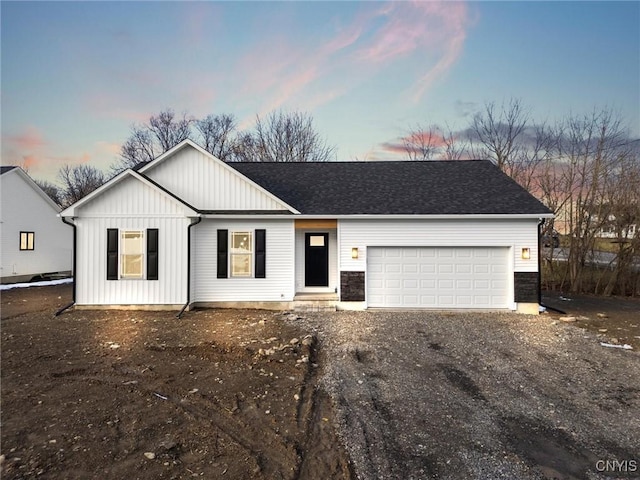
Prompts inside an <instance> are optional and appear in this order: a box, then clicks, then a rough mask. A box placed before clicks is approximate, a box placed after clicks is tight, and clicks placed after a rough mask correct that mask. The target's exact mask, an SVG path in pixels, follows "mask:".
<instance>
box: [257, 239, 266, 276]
mask: <svg viewBox="0 0 640 480" xmlns="http://www.w3.org/2000/svg"><path fill="white" fill-rule="evenodd" d="M266 234H267V231H266V230H256V269H255V270H256V278H265V277H266V273H267V272H266V247H267V245H266V244H267V242H266Z"/></svg>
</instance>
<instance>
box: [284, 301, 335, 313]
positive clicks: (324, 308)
mask: <svg viewBox="0 0 640 480" xmlns="http://www.w3.org/2000/svg"><path fill="white" fill-rule="evenodd" d="M336 303H337V301H336V300H295V301H294V302H293V311H294V312H335V311H336Z"/></svg>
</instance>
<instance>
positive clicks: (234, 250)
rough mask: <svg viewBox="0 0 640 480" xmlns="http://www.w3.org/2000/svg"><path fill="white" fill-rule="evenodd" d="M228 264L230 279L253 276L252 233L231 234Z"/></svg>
mask: <svg viewBox="0 0 640 480" xmlns="http://www.w3.org/2000/svg"><path fill="white" fill-rule="evenodd" d="M229 253H230V255H229V256H230V263H231V276H232V277H251V276H252V275H253V268H252V266H253V232H231V248H230V249H229Z"/></svg>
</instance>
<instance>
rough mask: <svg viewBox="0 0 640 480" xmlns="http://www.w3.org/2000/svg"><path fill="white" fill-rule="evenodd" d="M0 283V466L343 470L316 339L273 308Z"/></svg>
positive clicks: (255, 474) (5, 470)
mask: <svg viewBox="0 0 640 480" xmlns="http://www.w3.org/2000/svg"><path fill="white" fill-rule="evenodd" d="M70 296H71V288H70V286H69V285H64V286H57V287H40V288H28V289H25V288H23V289H15V290H8V291H4V292H2V455H3V465H2V478H3V479H22V478H34V477H39V478H56V479H57V478H66V479H87V478H104V479H122V478H131V479H133V478H145V479H155V478H167V479H169V478H171V479H178V478H180V479H182V478H195V477H199V478H230V479H247V478H257V479H260V478H264V479H279V478H283V479H292V478H296V479H298V478H299V479H315V478H337V479H349V478H352V475H351V472H350V470H349V464H348V461H347V457H346V455H345V452H344V450H343V449H342V448H341V447H340V442H339V441H338V440H337V436H336V433H335V431H334V421H333V413H332V407H331V402H330V401H329V400H328V397H327V396H326V394H324V393H323V392H322V391H320V390H318V389H317V388H316V387H317V380H318V365H317V362H318V359H317V345H316V339H315V338H314V337H313V336H310V335H308V334H307V333H306V332H305V331H304V330H300V329H299V328H296V327H294V326H291V325H290V324H289V323H287V322H286V321H283V320H282V316H281V315H280V314H274V313H273V312H246V311H233V310H201V311H196V312H190V313H188V314H186V315H185V316H184V317H183V318H182V319H181V320H178V319H176V318H175V312H139V311H88V310H85V311H71V312H65V313H64V314H62V315H60V316H58V317H55V318H54V317H53V315H52V314H53V312H55V310H56V309H57V308H58V307H60V306H62V305H65V304H68V303H69V301H70Z"/></svg>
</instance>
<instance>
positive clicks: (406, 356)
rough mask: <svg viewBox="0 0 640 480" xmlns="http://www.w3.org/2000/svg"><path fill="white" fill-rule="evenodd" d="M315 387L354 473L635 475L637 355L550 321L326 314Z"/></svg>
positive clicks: (321, 319) (639, 458) (317, 322)
mask: <svg viewBox="0 0 640 480" xmlns="http://www.w3.org/2000/svg"><path fill="white" fill-rule="evenodd" d="M296 322H297V323H303V324H304V326H305V327H306V328H309V329H311V330H313V331H315V332H316V334H317V336H318V339H319V340H320V342H321V347H322V348H321V351H322V352H323V358H322V362H321V363H322V364H323V365H324V367H323V376H322V384H323V385H324V387H325V388H326V390H327V391H328V392H329V393H330V395H331V396H332V397H333V399H334V402H335V404H336V407H337V412H338V423H339V430H340V433H341V437H342V439H343V442H344V444H345V446H346V448H347V450H348V452H349V454H350V456H351V461H352V463H353V467H354V469H355V472H356V474H357V476H358V478H361V479H383V478H394V479H395V478H402V479H419V478H443V479H463V478H471V479H474V478H475V479H497V478H507V479H515V478H518V479H552V478H558V479H584V478H586V479H598V478H607V479H609V478H640V448H639V447H638V446H639V445H640V388H639V384H638V380H639V379H640V356H639V354H638V353H637V352H635V351H627V350H621V349H614V348H605V347H602V346H600V343H599V339H598V338H597V337H596V336H595V335H593V334H591V333H589V332H585V331H584V330H581V329H578V328H575V327H572V326H569V325H566V324H563V323H559V322H557V321H555V320H553V319H552V318H550V317H548V316H540V317H529V316H522V315H516V314H506V313H491V314H489V313H485V314H477V313H442V312H437V313H435V312H335V313H314V314H311V313H309V314H304V318H301V319H298V320H296Z"/></svg>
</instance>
